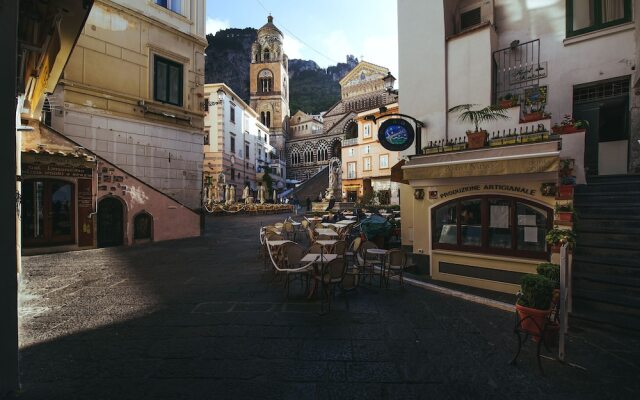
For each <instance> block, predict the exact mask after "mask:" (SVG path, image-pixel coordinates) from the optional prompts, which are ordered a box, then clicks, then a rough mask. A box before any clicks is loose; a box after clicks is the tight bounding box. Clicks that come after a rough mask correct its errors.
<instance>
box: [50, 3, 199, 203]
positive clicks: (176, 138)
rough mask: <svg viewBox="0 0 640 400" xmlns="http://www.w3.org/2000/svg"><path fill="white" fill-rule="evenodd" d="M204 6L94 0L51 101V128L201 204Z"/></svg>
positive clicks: (165, 189)
mask: <svg viewBox="0 0 640 400" xmlns="http://www.w3.org/2000/svg"><path fill="white" fill-rule="evenodd" d="M206 46H207V41H206V39H205V1H204V0H180V1H167V0H155V1H151V0H149V1H139V0H113V1H111V0H98V1H96V2H95V4H94V6H93V9H92V11H91V13H90V15H89V17H88V19H87V23H86V25H85V27H84V29H83V31H82V34H81V35H80V37H79V39H78V42H77V46H76V48H75V49H74V51H73V53H72V55H71V57H70V59H69V62H68V64H67V66H66V68H65V70H64V74H63V77H62V79H61V80H60V83H59V85H58V87H57V89H56V91H55V92H54V94H53V95H52V96H50V98H49V100H48V101H49V102H50V104H51V107H50V108H51V110H52V115H51V126H52V127H53V128H54V129H56V130H57V131H59V132H62V133H64V134H65V135H66V136H68V137H69V138H71V139H72V140H74V141H76V142H78V143H80V144H81V145H82V146H84V147H86V148H87V149H90V150H91V151H94V152H95V153H97V154H98V155H99V156H101V157H103V158H104V159H106V160H107V161H109V162H111V163H113V164H115V165H117V166H118V167H121V168H122V169H124V170H125V171H126V172H127V173H130V174H132V175H133V176H135V177H136V178H139V179H141V180H142V181H143V182H145V183H146V184H149V185H151V186H153V187H155V188H157V189H158V190H160V191H161V192H162V193H164V194H166V195H168V196H170V197H172V198H175V199H176V200H178V201H180V202H181V203H183V204H185V205H186V206H188V207H190V208H193V209H195V208H198V207H199V206H200V192H201V188H202V157H203V156H202V154H203V145H204V139H203V126H204V124H203V117H204V107H203V104H204V103H203V102H204V98H203V93H204V92H203V85H204V48H205V47H206Z"/></svg>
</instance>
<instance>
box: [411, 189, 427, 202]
mask: <svg viewBox="0 0 640 400" xmlns="http://www.w3.org/2000/svg"><path fill="white" fill-rule="evenodd" d="M413 197H414V198H415V199H416V200H422V199H424V189H416V190H415V191H414V192H413Z"/></svg>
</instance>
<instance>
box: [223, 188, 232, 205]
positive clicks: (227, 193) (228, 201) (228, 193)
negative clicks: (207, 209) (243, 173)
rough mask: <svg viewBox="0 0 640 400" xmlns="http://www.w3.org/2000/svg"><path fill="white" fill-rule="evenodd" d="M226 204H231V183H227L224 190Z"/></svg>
mask: <svg viewBox="0 0 640 400" xmlns="http://www.w3.org/2000/svg"><path fill="white" fill-rule="evenodd" d="M224 198H225V204H231V185H227V187H226V189H225V191H224Z"/></svg>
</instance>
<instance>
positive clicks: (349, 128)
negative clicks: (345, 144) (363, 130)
mask: <svg viewBox="0 0 640 400" xmlns="http://www.w3.org/2000/svg"><path fill="white" fill-rule="evenodd" d="M342 133H343V134H344V138H345V139H356V138H358V123H357V122H356V121H355V120H354V119H353V118H351V119H350V120H349V121H348V122H347V123H346V124H344V127H343V129H342Z"/></svg>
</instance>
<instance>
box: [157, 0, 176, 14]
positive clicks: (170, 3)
mask: <svg viewBox="0 0 640 400" xmlns="http://www.w3.org/2000/svg"><path fill="white" fill-rule="evenodd" d="M156 4H157V5H159V6H161V7H164V8H166V9H168V10H171V11H173V12H177V13H180V12H181V11H182V0H156Z"/></svg>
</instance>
